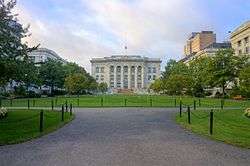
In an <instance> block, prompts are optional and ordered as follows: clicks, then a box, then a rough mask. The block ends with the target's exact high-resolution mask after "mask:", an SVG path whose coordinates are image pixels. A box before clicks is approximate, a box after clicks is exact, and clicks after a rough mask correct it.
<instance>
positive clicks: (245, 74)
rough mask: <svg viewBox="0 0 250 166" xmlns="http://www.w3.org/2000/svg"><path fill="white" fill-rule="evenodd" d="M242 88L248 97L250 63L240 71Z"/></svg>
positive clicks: (249, 94) (249, 92)
mask: <svg viewBox="0 0 250 166" xmlns="http://www.w3.org/2000/svg"><path fill="white" fill-rule="evenodd" d="M239 81H240V90H241V92H242V94H243V95H244V96H246V97H250V64H248V65H247V66H246V67H245V68H244V69H242V70H241V71H240V74H239Z"/></svg>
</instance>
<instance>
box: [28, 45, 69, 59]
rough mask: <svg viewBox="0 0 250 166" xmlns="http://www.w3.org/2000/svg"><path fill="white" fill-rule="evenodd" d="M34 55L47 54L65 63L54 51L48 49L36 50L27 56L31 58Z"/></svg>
mask: <svg viewBox="0 0 250 166" xmlns="http://www.w3.org/2000/svg"><path fill="white" fill-rule="evenodd" d="M36 53H47V54H49V55H51V56H53V57H55V58H56V59H58V60H61V61H62V62H66V60H64V59H63V58H61V57H60V56H59V55H58V54H57V53H56V52H55V51H53V50H50V49H48V48H38V49H36V50H34V51H32V52H30V54H29V55H30V56H32V55H34V54H36Z"/></svg>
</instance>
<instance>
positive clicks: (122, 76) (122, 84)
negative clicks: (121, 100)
mask: <svg viewBox="0 0 250 166" xmlns="http://www.w3.org/2000/svg"><path fill="white" fill-rule="evenodd" d="M123 68H124V66H121V89H124V73H123Z"/></svg>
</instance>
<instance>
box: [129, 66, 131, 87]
mask: <svg viewBox="0 0 250 166" xmlns="http://www.w3.org/2000/svg"><path fill="white" fill-rule="evenodd" d="M128 89H131V66H130V65H128Z"/></svg>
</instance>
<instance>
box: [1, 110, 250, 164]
mask: <svg viewBox="0 0 250 166" xmlns="http://www.w3.org/2000/svg"><path fill="white" fill-rule="evenodd" d="M175 111H176V110H173V109H163V108H102V109H99V108H98V109H97V108H91V109H79V110H77V111H76V119H75V120H74V121H73V122H72V123H70V124H68V125H66V126H65V127H63V128H61V129H59V130H58V131H56V132H53V133H51V134H49V135H46V136H43V137H41V138H39V139H36V140H33V141H30V142H26V143H22V144H18V145H9V146H2V147H0V166H12V165H17V166H19V165H20V166H78V165H79V166H85V165H86V166H95V165H98V166H155V165H162V166H166V165H170V166H172V165H178V166H179V165H185V166H187V165H192V166H196V165H199V166H200V165H213V166H216V165H226V166H230V165H232V166H236V165H237V166H241V165H250V150H249V149H241V148H237V147H233V146H230V145H226V144H223V143H220V142H216V141H211V140H207V139H205V138H202V137H200V136H196V135H194V134H191V133H189V132H188V131H185V130H183V129H182V128H181V127H179V126H178V125H176V124H175V123H174V121H173V117H174V114H175Z"/></svg>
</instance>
